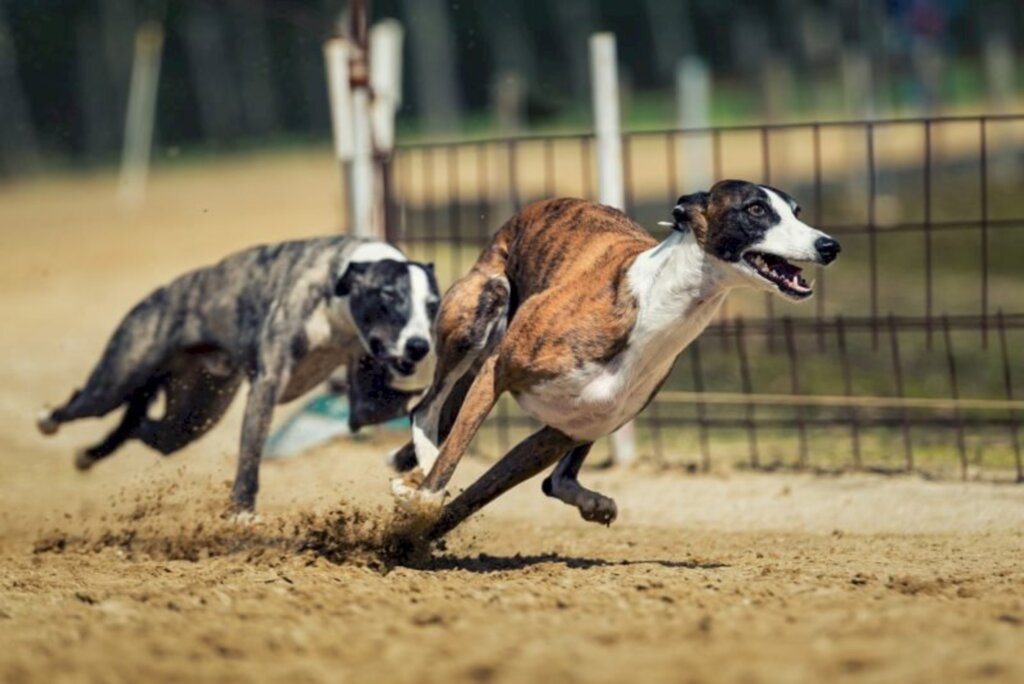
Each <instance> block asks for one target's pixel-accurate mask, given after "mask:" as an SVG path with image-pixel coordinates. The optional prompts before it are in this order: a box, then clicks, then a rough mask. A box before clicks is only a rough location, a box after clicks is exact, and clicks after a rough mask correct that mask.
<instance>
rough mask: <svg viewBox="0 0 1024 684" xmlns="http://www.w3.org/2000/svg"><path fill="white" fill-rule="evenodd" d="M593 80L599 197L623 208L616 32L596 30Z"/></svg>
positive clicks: (592, 60) (591, 76)
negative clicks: (597, 31) (599, 31)
mask: <svg viewBox="0 0 1024 684" xmlns="http://www.w3.org/2000/svg"><path fill="white" fill-rule="evenodd" d="M590 80H591V87H592V88H593V96H594V133H595V135H596V137H597V180H598V193H599V199H600V201H601V203H602V204H607V205H609V206H612V207H616V208H618V209H622V208H623V204H625V199H624V197H623V183H622V137H621V133H620V131H619V75H618V65H617V63H616V57H615V35H614V34H612V33H595V34H594V35H592V36H591V37H590Z"/></svg>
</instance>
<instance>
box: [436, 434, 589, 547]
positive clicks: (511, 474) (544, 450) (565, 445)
mask: <svg viewBox="0 0 1024 684" xmlns="http://www.w3.org/2000/svg"><path fill="white" fill-rule="evenodd" d="M456 429H457V428H456ZM453 434H454V432H453ZM577 446H580V444H579V443H578V442H576V441H575V440H574V439H572V438H571V437H569V436H567V435H565V434H563V433H561V432H559V431H558V430H555V429H554V428H552V427H544V428H542V429H541V430H539V431H538V432H535V433H533V434H532V435H530V436H529V437H527V438H526V439H525V440H523V441H522V442H520V443H519V444H517V445H516V446H515V447H513V449H512V451H510V452H508V453H507V454H505V456H504V457H503V458H502V459H501V460H500V461H498V462H497V463H495V464H494V465H493V466H491V468H490V470H488V471H487V472H486V473H484V474H483V475H482V476H480V479H478V480H477V481H476V482H474V483H473V484H471V485H470V486H469V487H468V488H467V489H466V490H465V491H464V492H462V493H461V494H460V495H459V496H457V497H456V498H455V499H454V500H453V501H452V502H451V503H450V504H448V505H447V506H445V508H444V510H443V511H442V513H441V517H440V519H439V520H438V521H437V522H436V523H435V524H434V527H432V528H431V529H430V531H429V532H428V533H427V536H428V537H429V538H431V539H440V538H441V537H443V536H444V535H446V534H448V533H449V532H451V531H452V530H453V529H455V527H456V526H458V525H459V524H460V523H461V522H462V521H463V520H465V519H466V518H468V517H469V516H471V515H472V514H473V513H475V512H476V511H478V510H480V509H481V508H483V507H484V506H486V505H487V504H488V503H490V502H491V501H493V500H494V499H496V498H498V497H499V496H501V495H502V494H504V493H505V492H507V491H508V490H510V489H512V488H513V487H515V486H516V485H517V484H519V483H521V482H524V481H525V480H528V479H529V478H531V477H533V476H534V475H536V474H538V473H540V472H542V471H543V470H544V469H545V468H548V467H550V466H551V464H552V463H554V462H555V461H557V460H558V459H559V457H560V456H562V455H564V454H565V453H566V452H567V451H569V450H571V449H574V447H577ZM438 463H439V464H440V461H439V462H438Z"/></svg>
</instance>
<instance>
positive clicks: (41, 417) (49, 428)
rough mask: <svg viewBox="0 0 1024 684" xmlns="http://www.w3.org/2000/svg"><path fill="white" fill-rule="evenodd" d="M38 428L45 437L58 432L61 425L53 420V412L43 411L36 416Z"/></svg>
mask: <svg viewBox="0 0 1024 684" xmlns="http://www.w3.org/2000/svg"><path fill="white" fill-rule="evenodd" d="M36 427H38V428H39V431H40V432H41V433H43V434H44V435H52V434H55V433H56V432H57V429H58V428H59V427H60V423H58V422H57V421H55V420H54V419H53V412H52V411H50V410H49V409H43V410H42V411H40V412H39V413H37V414H36Z"/></svg>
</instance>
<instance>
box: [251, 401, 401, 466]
mask: <svg viewBox="0 0 1024 684" xmlns="http://www.w3.org/2000/svg"><path fill="white" fill-rule="evenodd" d="M410 425H411V423H410V421H409V418H407V417H403V418H395V419H393V420H389V421H387V422H386V423H383V424H381V425H379V426H374V427H378V428H382V429H385V430H394V431H408V430H409V429H410ZM372 429H373V428H372V427H370V428H363V429H362V431H361V433H360V434H362V433H365V432H366V431H367V430H372ZM351 434H352V433H351V431H350V430H349V429H348V400H347V399H346V398H345V397H344V396H341V395H338V394H331V393H327V392H324V393H321V394H317V395H316V396H314V397H313V398H312V399H310V400H309V401H307V402H306V403H305V404H303V406H302V408H300V409H299V410H298V411H297V412H296V413H294V414H293V415H292V416H290V417H289V418H288V420H286V421H285V422H284V425H282V426H281V427H280V428H278V429H277V430H275V431H274V433H273V434H271V435H270V438H269V439H268V440H267V443H266V445H265V446H264V447H263V456H264V458H288V457H291V456H297V455H299V454H300V453H302V452H303V451H306V450H307V449H310V448H312V447H315V446H318V445H320V444H323V443H325V442H328V441H330V440H332V439H335V438H337V437H343V436H345V435H351Z"/></svg>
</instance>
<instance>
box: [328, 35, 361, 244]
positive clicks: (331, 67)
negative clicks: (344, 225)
mask: <svg viewBox="0 0 1024 684" xmlns="http://www.w3.org/2000/svg"><path fill="white" fill-rule="evenodd" d="M348 58H349V44H348V41H347V40H345V39H344V38H331V39H330V40H328V41H327V42H326V43H324V64H325V66H326V68H327V96H328V101H329V103H330V106H331V131H332V133H333V136H334V156H335V157H337V159H338V166H339V168H340V170H341V181H342V196H343V197H344V196H346V195H349V194H350V193H349V189H350V187H351V184H352V182H351V177H352V158H353V156H354V155H355V142H354V141H353V135H352V134H353V127H352V91H351V86H350V85H349V69H348ZM346 207H347V209H348V212H349V214H348V230H349V232H352V231H354V230H355V225H356V224H355V223H354V222H353V219H352V200H351V197H349V199H348V200H347V201H346Z"/></svg>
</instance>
